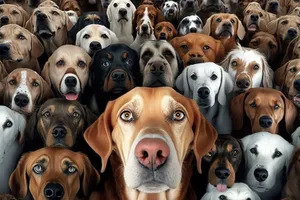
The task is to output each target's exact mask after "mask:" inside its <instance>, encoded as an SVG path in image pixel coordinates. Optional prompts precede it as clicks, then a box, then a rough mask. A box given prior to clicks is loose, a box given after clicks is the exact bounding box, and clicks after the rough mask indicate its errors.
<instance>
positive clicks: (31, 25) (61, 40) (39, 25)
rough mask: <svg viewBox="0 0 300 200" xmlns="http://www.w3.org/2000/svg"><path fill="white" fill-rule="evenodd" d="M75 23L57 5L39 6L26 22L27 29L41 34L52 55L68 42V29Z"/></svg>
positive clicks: (47, 51)
mask: <svg viewBox="0 0 300 200" xmlns="http://www.w3.org/2000/svg"><path fill="white" fill-rule="evenodd" d="M72 26H73V24H72V22H71V21H70V19H69V17H68V15H67V14H66V13H65V12H64V11H62V10H60V9H58V8H55V7H38V8H36V9H34V12H33V14H32V15H31V17H30V18H29V20H28V21H27V23H26V26H25V27H26V29H28V30H29V31H30V32H32V33H34V34H36V35H38V36H39V38H40V39H41V40H42V42H43V45H44V47H45V52H46V54H47V55H48V57H50V56H51V55H52V53H53V52H54V51H55V50H56V49H57V48H58V47H60V46H62V45H64V44H67V42H68V31H69V30H70V29H71V28H72Z"/></svg>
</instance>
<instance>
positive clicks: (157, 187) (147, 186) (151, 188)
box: [137, 181, 170, 193]
mask: <svg viewBox="0 0 300 200" xmlns="http://www.w3.org/2000/svg"><path fill="white" fill-rule="evenodd" d="M168 189H170V187H169V186H167V185H165V184H163V183H158V182H155V181H153V182H151V183H144V184H143V185H141V186H139V187H138V188H137V190H139V191H141V192H144V193H161V192H164V191H166V190H168Z"/></svg>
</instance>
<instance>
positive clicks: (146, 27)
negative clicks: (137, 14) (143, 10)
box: [142, 24, 148, 32]
mask: <svg viewBox="0 0 300 200" xmlns="http://www.w3.org/2000/svg"><path fill="white" fill-rule="evenodd" d="M147 30H148V25H147V24H143V25H142V31H144V32H146V31H147Z"/></svg>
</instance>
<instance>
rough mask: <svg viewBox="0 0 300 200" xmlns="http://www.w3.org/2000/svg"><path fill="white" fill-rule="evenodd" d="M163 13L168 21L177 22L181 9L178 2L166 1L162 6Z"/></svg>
mask: <svg viewBox="0 0 300 200" xmlns="http://www.w3.org/2000/svg"><path fill="white" fill-rule="evenodd" d="M161 11H162V14H163V15H164V17H165V19H166V20H167V21H173V20H177V17H178V14H179V7H178V3H177V2H176V1H166V2H164V3H163V4H162V5H161Z"/></svg>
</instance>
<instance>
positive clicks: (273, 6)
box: [269, 1, 279, 9]
mask: <svg viewBox="0 0 300 200" xmlns="http://www.w3.org/2000/svg"><path fill="white" fill-rule="evenodd" d="M269 5H270V7H271V8H272V9H276V8H277V7H278V6H279V5H278V2H276V1H273V2H270V3H269Z"/></svg>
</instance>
